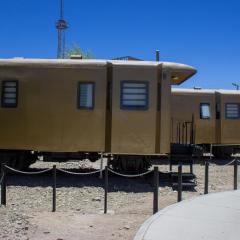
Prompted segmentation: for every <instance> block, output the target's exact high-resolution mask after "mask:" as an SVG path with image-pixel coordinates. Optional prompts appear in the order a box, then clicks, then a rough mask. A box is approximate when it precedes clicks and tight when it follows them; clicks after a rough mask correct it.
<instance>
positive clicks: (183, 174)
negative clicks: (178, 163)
mask: <svg viewBox="0 0 240 240" xmlns="http://www.w3.org/2000/svg"><path fill="white" fill-rule="evenodd" d="M171 178H178V173H177V172H172V173H171ZM186 178H187V179H189V178H190V179H195V178H196V175H195V174H193V173H182V179H186Z"/></svg>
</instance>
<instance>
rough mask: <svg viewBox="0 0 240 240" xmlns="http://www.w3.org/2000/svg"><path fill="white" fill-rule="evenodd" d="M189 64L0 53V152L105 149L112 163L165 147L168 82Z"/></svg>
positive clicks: (21, 160) (70, 153)
mask: <svg viewBox="0 0 240 240" xmlns="http://www.w3.org/2000/svg"><path fill="white" fill-rule="evenodd" d="M195 73H196V70H195V69H194V68H193V67H190V66H187V65H183V64H177V63H169V62H146V61H141V62H139V61H107V60H71V59H70V60H46V59H3V60H0V87H1V89H0V92H1V107H0V121H1V124H0V133H1V134H0V159H1V161H3V162H7V163H8V164H11V165H12V166H14V167H18V168H19V169H22V168H25V167H27V166H28V165H29V164H31V163H32V162H34V161H35V160H36V158H37V157H38V156H39V155H42V156H43V157H44V159H54V158H55V159H57V160H60V159H62V160H66V159H69V158H74V159H76V158H77V159H84V158H86V157H87V158H89V159H90V160H92V161H95V160H97V159H98V157H99V156H98V153H100V152H103V153H106V154H109V155H111V156H112V161H111V162H112V165H113V166H114V167H115V168H117V169H120V170H126V169H133V170H140V169H143V168H147V167H148V159H149V157H150V156H152V155H159V154H165V153H169V152H170V135H171V125H170V122H171V85H172V84H181V83H182V82H183V81H185V80H186V79H188V78H189V77H191V76H192V75H194V74H195Z"/></svg>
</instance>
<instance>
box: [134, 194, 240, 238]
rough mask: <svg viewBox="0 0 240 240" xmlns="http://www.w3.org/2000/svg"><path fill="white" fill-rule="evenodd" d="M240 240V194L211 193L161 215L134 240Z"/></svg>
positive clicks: (165, 211) (164, 211) (142, 228)
mask: <svg viewBox="0 0 240 240" xmlns="http://www.w3.org/2000/svg"><path fill="white" fill-rule="evenodd" d="M159 239H163V240H188V239H189V240H193V239H194V240H199V239H201V240H203V239H208V240H226V239H227V240H237V239H240V190H237V191H229V192H221V193H212V194H208V195H203V196H200V197H197V198H194V199H190V200H186V201H182V202H181V203H177V204H174V205H171V206H169V207H167V208H164V209H163V210H161V211H159V212H158V213H156V214H155V215H153V216H152V217H150V218H149V219H148V220H147V221H146V222H144V223H143V225H142V226H141V228H140V229H139V231H138V232H137V234H136V236H135V238H134V240H159Z"/></svg>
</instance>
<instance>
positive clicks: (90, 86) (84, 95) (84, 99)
mask: <svg viewBox="0 0 240 240" xmlns="http://www.w3.org/2000/svg"><path fill="white" fill-rule="evenodd" d="M78 108H80V109H93V108H94V83H90V82H80V83H78Z"/></svg>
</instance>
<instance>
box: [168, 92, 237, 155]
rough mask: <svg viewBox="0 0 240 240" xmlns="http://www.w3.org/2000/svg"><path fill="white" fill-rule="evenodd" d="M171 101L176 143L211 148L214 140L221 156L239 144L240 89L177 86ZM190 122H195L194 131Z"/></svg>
mask: <svg viewBox="0 0 240 240" xmlns="http://www.w3.org/2000/svg"><path fill="white" fill-rule="evenodd" d="M171 103H172V117H171V118H172V133H171V142H172V143H173V144H176V143H177V144H193V143H194V144H198V145H202V146H204V147H205V148H206V149H208V150H210V144H212V145H215V146H213V149H212V151H213V154H214V155H215V156H216V157H220V158H222V157H229V156H230V155H231V154H232V153H233V148H236V146H235V145H239V143H240V91H237V90H210V89H198V88H196V89H177V88H175V89H172V99H171ZM187 123H190V124H193V125H194V127H193V130H194V131H193V132H191V128H190V127H188V126H187ZM187 127H188V128H187ZM191 134H193V135H194V139H191ZM191 140H192V141H191ZM217 145H218V146H217Z"/></svg>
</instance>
